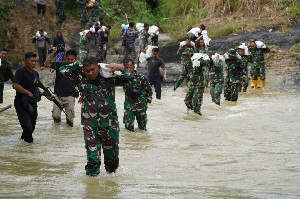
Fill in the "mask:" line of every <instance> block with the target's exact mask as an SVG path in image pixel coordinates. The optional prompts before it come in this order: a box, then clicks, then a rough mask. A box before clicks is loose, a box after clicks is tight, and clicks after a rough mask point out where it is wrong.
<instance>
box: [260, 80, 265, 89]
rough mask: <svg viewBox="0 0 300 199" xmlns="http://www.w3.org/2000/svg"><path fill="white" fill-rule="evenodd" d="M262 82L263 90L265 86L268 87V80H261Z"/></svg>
mask: <svg viewBox="0 0 300 199" xmlns="http://www.w3.org/2000/svg"><path fill="white" fill-rule="evenodd" d="M261 82H262V87H261V90H263V91H264V90H265V87H266V80H261Z"/></svg>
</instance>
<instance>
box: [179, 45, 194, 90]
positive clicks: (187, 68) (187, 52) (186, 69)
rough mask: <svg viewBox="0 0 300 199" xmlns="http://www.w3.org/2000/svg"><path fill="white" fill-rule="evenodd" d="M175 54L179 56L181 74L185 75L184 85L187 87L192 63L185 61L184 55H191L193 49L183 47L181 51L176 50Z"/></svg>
mask: <svg viewBox="0 0 300 199" xmlns="http://www.w3.org/2000/svg"><path fill="white" fill-rule="evenodd" d="M177 54H178V55H181V64H182V72H184V73H186V78H185V79H186V85H187V86H188V87H189V82H190V72H191V70H192V69H193V63H192V62H191V61H190V60H188V59H187V57H186V55H193V54H194V48H193V47H192V46H186V45H184V46H183V47H182V48H181V49H180V48H179V49H178V51H177Z"/></svg>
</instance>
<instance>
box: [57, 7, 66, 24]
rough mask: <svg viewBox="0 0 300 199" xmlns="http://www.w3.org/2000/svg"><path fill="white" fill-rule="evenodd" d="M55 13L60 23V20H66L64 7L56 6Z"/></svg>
mask: <svg viewBox="0 0 300 199" xmlns="http://www.w3.org/2000/svg"><path fill="white" fill-rule="evenodd" d="M56 14H57V16H58V17H59V19H58V22H59V23H62V22H64V21H65V20H67V15H66V12H65V9H64V7H58V8H57V9H56Z"/></svg>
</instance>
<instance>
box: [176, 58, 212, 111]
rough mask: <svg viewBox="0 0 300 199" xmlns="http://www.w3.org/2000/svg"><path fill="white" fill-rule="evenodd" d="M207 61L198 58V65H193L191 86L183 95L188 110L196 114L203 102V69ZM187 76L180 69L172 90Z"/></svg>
mask: <svg viewBox="0 0 300 199" xmlns="http://www.w3.org/2000/svg"><path fill="white" fill-rule="evenodd" d="M207 64H208V63H207V61H204V60H203V59H199V64H198V65H193V69H192V71H191V74H190V76H191V86H190V88H189V91H188V93H187V94H186V96H185V99H184V102H185V105H186V107H187V108H188V110H193V111H194V112H195V113H196V114H199V115H202V114H201V105H202V102H203V92H204V74H203V72H204V69H205V67H206V65H207ZM186 77H187V73H185V72H184V71H182V73H181V75H180V77H179V80H178V81H177V83H176V85H175V86H174V89H173V90H174V91H175V90H176V89H177V88H178V87H179V86H180V85H181V84H182V82H183V80H184V79H185V78H186Z"/></svg>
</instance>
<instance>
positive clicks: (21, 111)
mask: <svg viewBox="0 0 300 199" xmlns="http://www.w3.org/2000/svg"><path fill="white" fill-rule="evenodd" d="M36 57H37V56H36V54H34V53H33V52H28V53H26V54H25V59H24V63H25V66H24V67H22V68H20V69H18V70H17V71H16V74H15V77H14V80H13V88H14V89H15V90H16V97H15V101H14V106H15V109H16V112H17V115H18V119H19V122H20V125H21V127H22V129H23V133H22V136H21V139H23V140H24V141H26V142H28V143H31V142H33V138H32V133H33V131H34V129H35V124H36V118H37V102H38V101H40V99H41V96H40V91H39V89H38V88H37V87H36V85H35V84H34V83H35V81H36V80H37V79H39V74H38V72H36V71H35V70H34V67H35V65H36Z"/></svg>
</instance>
